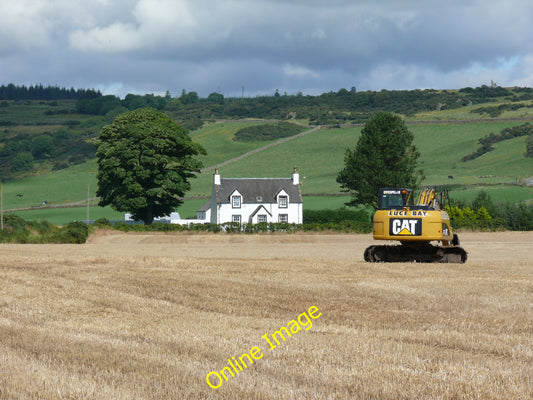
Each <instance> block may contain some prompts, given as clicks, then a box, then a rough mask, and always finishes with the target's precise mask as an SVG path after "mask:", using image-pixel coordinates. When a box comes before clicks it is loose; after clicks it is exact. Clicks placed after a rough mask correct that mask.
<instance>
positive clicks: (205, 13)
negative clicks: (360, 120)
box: [0, 0, 533, 96]
mask: <svg viewBox="0 0 533 400" xmlns="http://www.w3.org/2000/svg"><path fill="white" fill-rule="evenodd" d="M531 16H533V4H531V5H530V4H529V3H527V2H523V1H520V0H508V1H506V2H500V1H498V0H486V1H459V0H451V1H447V2H437V1H411V0H410V1H407V0H405V1H403V0H395V1H392V0H389V1H379V2H376V1H358V2H353V1H341V0H338V1H331V0H329V1H320V0H312V1H310V0H305V1H304V0H296V1H281V0H269V1H266V0H265V1H253V2H250V1H245V0H230V1H224V2H220V1H214V0H203V1H191V0H121V1H120V0H114V1H113V0H96V1H92V2H82V1H81V0H70V1H67V0H19V1H17V2H3V3H2V4H0V62H1V63H2V69H1V70H0V81H1V82H2V83H9V82H13V83H17V84H22V83H24V84H31V83H36V82H41V83H43V84H59V85H61V86H81V87H97V88H100V89H101V90H103V91H106V92H110V93H115V94H118V95H120V96H123V95H124V94H126V93H127V92H140V93H145V92H162V93H164V92H165V91H166V90H170V91H171V92H172V93H173V94H179V93H180V92H181V90H182V89H186V90H188V91H192V90H195V91H197V92H199V93H200V95H202V96H206V95H207V94H209V93H210V92H212V91H221V92H222V93H224V94H225V95H234V96H239V95H241V93H242V86H243V85H244V87H245V94H246V95H255V94H262V93H273V92H274V91H275V90H276V89H279V90H280V91H281V92H285V91H286V92H289V93H295V92H298V91H301V92H303V93H320V92H324V91H330V90H338V89H339V88H340V87H346V88H350V87H351V86H356V87H357V88H358V89H362V90H364V89H374V90H380V89H382V88H387V89H405V88H425V87H434V88H458V87H464V86H477V85H481V84H486V83H490V80H494V81H496V82H497V83H498V84H500V85H506V86H511V85H519V86H533V81H532V74H531V73H530V72H529V71H530V70H531V64H532V63H533V61H532V60H533V57H532V55H533V54H532V53H533V44H532V43H531V41H530V40H529V38H530V37H531V35H530V32H531V30H532V29H533V28H532V27H531V26H530V25H531V24H530V20H531Z"/></svg>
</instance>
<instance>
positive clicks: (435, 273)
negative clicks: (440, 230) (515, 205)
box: [0, 231, 533, 400]
mask: <svg viewBox="0 0 533 400" xmlns="http://www.w3.org/2000/svg"><path fill="white" fill-rule="evenodd" d="M461 239H462V245H463V246H464V247H465V248H466V250H467V251H468V252H469V260H468V261H467V263H466V264H459V265H443V264H430V265H426V264H415V263H407V264H377V265H376V264H367V263H364V262H363V259H362V254H363V250H364V248H365V247H366V246H367V245H369V244H370V243H372V240H371V238H370V237H369V236H368V235H253V236H249V235H238V236H235V235H214V234H211V235H207V234H197V235H183V234H173V235H169V234H124V233H120V232H106V231H100V232H99V233H97V234H96V235H95V236H93V237H92V238H91V239H90V241H89V244H86V245H5V244H4V245H0V278H1V280H2V285H1V286H0V365H1V366H2V367H1V368H0V398H1V399H3V400H4V399H5V400H11V399H17V400H24V399H42V400H47V399H54V400H55V399H66V398H70V399H245V398H246V399H415V398H416V399H422V398H424V399H504V398H505V399H529V398H531V397H532V396H533V389H532V388H533V352H532V349H533V318H532V316H533V309H532V304H533V281H532V278H531V277H532V273H533V271H532V268H533V264H532V263H531V254H530V244H531V242H532V241H533V236H532V234H531V233H529V232H528V233H516V232H512V233H511V232H507V233H463V234H461ZM310 307H317V308H318V310H317V311H316V312H315V313H314V316H315V317H316V316H318V314H320V316H319V317H318V318H316V319H310V318H309V319H308V318H306V317H302V316H301V314H302V313H304V312H306V313H308V310H309V309H310ZM311 311H312V312H313V311H315V310H314V309H311ZM299 316H300V317H299ZM298 318H299V320H298ZM293 320H296V323H298V327H300V330H299V331H298V330H297V329H296V326H295V325H294V323H291V322H290V321H293ZM310 322H311V323H312V326H311V323H310ZM287 326H289V328H291V329H293V333H292V336H291V337H288V335H287V334H285V339H286V340H285V341H283V339H282V338H281V337H280V336H279V334H277V335H276V338H277V339H278V341H279V345H278V344H277V343H276V342H275V339H274V336H273V334H274V332H275V331H278V330H279V331H280V332H281V333H284V331H282V330H281V329H280V328H281V327H287ZM264 335H266V338H269V339H270V340H271V341H272V342H273V344H274V345H275V346H276V347H275V348H272V349H271V348H270V345H269V344H268V343H267V342H266V340H265V338H263V336H264ZM253 347H259V350H260V353H259V352H255V353H254V354H255V355H256V356H258V357H259V355H260V354H262V356H261V357H260V358H258V359H256V360H255V361H254V363H253V364H251V363H250V362H248V366H247V368H243V370H242V371H239V374H235V376H233V377H232V376H230V374H229V372H228V370H225V373H226V374H227V375H228V377H229V379H228V381H227V382H226V381H223V383H222V385H221V386H220V387H219V388H218V389H213V388H211V387H210V386H208V384H207V382H206V376H207V374H208V373H210V372H212V371H215V372H217V373H219V372H220V371H221V370H222V369H223V368H225V367H227V366H229V364H228V359H230V360H231V359H232V357H235V359H239V357H241V356H242V354H243V353H248V354H249V353H250V351H251V349H253ZM243 359H244V361H245V362H246V361H247V359H246V357H244V358H243ZM211 381H212V383H213V384H214V385H218V384H219V382H218V381H217V378H216V376H215V375H214V374H212V376H211Z"/></svg>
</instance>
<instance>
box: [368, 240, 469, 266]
mask: <svg viewBox="0 0 533 400" xmlns="http://www.w3.org/2000/svg"><path fill="white" fill-rule="evenodd" d="M364 257H365V261H367V262H425V263H456V264H462V263H464V262H465V261H466V259H467V253H466V251H465V250H464V249H463V248H462V247H459V246H447V247H443V246H433V245H431V244H425V245H419V246H410V245H398V246H387V245H374V246H370V247H367V249H366V250H365V255H364Z"/></svg>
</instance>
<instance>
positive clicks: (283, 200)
mask: <svg viewBox="0 0 533 400" xmlns="http://www.w3.org/2000/svg"><path fill="white" fill-rule="evenodd" d="M278 203H279V208H287V207H288V198H287V196H279V197H278Z"/></svg>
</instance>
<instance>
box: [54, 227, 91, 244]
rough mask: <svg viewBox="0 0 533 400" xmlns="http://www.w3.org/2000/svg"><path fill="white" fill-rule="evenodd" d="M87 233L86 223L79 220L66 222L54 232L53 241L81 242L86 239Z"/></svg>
mask: <svg viewBox="0 0 533 400" xmlns="http://www.w3.org/2000/svg"><path fill="white" fill-rule="evenodd" d="M88 235H89V228H88V227H87V224H85V223H84V222H80V221H74V222H70V223H68V224H67V225H66V226H64V227H63V228H61V229H60V230H59V231H58V232H57V233H56V235H55V241H56V242H57V243H75V244H82V243H85V242H86V241H87V236H88Z"/></svg>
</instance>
